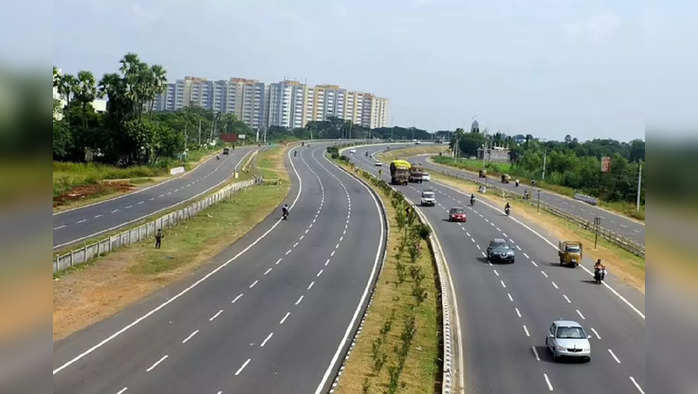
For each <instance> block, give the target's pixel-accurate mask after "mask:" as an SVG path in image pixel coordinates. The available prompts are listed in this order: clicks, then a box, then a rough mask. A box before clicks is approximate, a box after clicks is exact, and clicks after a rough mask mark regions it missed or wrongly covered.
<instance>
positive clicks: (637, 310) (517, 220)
mask: <svg viewBox="0 0 698 394" xmlns="http://www.w3.org/2000/svg"><path fill="white" fill-rule="evenodd" d="M435 183H438V184H439V185H441V186H442V187H445V188H447V189H451V190H453V191H454V192H456V193H460V194H464V193H463V192H461V191H459V190H457V189H455V188H453V187H451V186H448V185H445V184H443V183H440V182H435ZM482 203H483V204H484V205H487V206H488V207H490V208H492V209H494V210H497V211H498V209H497V208H496V207H494V206H493V205H491V204H489V203H487V202H485V201H482ZM509 218H511V220H513V221H515V222H516V223H518V224H520V225H521V226H523V227H524V228H526V229H527V230H528V231H530V232H532V233H533V234H535V235H537V236H538V238H540V239H542V240H543V241H545V242H546V243H547V244H548V245H550V246H551V247H552V248H553V249H555V250H558V248H557V245H555V244H554V243H552V242H550V240H548V239H547V238H545V237H544V236H542V235H541V234H540V233H539V232H537V231H536V230H534V229H532V228H531V227H529V226H528V225H527V224H525V223H523V222H522V221H520V220H519V219H517V218H515V217H513V216H509ZM503 234H504V233H503ZM505 236H506V234H505ZM580 267H582V269H583V270H584V271H586V272H587V274H589V275H590V276H594V274H593V273H592V272H591V271H589V269H587V268H586V267H585V266H583V265H580ZM601 284H603V285H604V287H606V288H607V289H608V290H610V291H611V293H613V294H614V295H615V296H616V297H618V298H619V299H620V300H621V301H623V302H624V303H625V304H626V305H628V306H629V307H630V308H631V309H632V310H633V311H635V313H637V314H638V315H639V316H640V317H641V318H642V320H645V314H644V313H642V312H641V311H640V310H639V309H637V308H636V307H635V305H633V304H632V303H631V302H630V301H628V300H627V299H626V298H625V297H623V296H622V295H621V294H620V293H618V292H617V291H616V289H614V288H613V287H611V286H609V285H608V284H607V283H606V282H605V281H603V282H601Z"/></svg>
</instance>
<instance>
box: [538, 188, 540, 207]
mask: <svg viewBox="0 0 698 394" xmlns="http://www.w3.org/2000/svg"><path fill="white" fill-rule="evenodd" d="M538 212H539V213H540V189H538Z"/></svg>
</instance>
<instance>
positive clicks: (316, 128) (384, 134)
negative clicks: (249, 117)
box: [267, 117, 433, 141]
mask: <svg viewBox="0 0 698 394" xmlns="http://www.w3.org/2000/svg"><path fill="white" fill-rule="evenodd" d="M311 136H312V138H313V139H338V138H347V139H349V138H353V139H366V138H380V139H394V140H398V139H399V140H405V139H410V140H411V139H420V140H431V139H432V137H433V136H432V134H430V133H429V132H427V131H426V130H422V129H418V128H414V127H399V126H394V127H379V128H375V129H369V128H366V127H362V126H359V125H356V124H352V122H351V121H348V120H343V119H341V118H337V117H328V119H327V120H322V121H310V122H308V123H307V124H306V125H305V127H299V128H294V129H287V128H284V127H277V126H271V127H269V129H268V130H267V139H268V140H271V141H276V140H283V139H290V138H297V139H310V138H311Z"/></svg>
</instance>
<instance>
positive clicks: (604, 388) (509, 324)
mask: <svg viewBox="0 0 698 394" xmlns="http://www.w3.org/2000/svg"><path fill="white" fill-rule="evenodd" d="M397 148H399V146H395V145H393V146H392V147H391V149H397ZM355 149H356V153H355V154H353V155H352V154H347V152H346V151H345V154H347V155H348V156H350V157H351V158H352V161H353V162H354V163H355V164H357V165H358V166H360V167H362V168H364V169H365V170H368V171H370V172H372V173H373V174H377V173H378V167H376V166H375V160H373V159H372V158H371V157H370V156H369V157H366V156H365V152H367V151H368V152H369V153H370V154H374V153H376V152H379V151H383V150H384V149H385V147H384V146H370V147H358V148H355ZM382 172H383V178H384V179H385V180H386V181H389V176H388V175H389V168H388V167H387V166H383V167H382ZM427 188H431V189H433V190H434V191H435V192H436V199H437V205H436V206H434V207H420V208H418V209H420V210H421V211H422V212H423V213H424V214H425V215H426V217H427V219H428V221H429V222H430V223H431V225H432V227H433V228H434V231H435V234H436V236H437V238H438V240H439V241H440V244H441V246H442V248H443V251H444V254H445V257H446V260H447V264H448V266H449V270H450V272H451V276H452V280H453V282H454V288H455V292H456V294H455V295H456V297H457V303H458V314H459V318H460V320H459V323H460V330H461V334H462V337H463V343H462V344H461V349H460V351H461V354H462V355H463V357H464V365H465V388H464V389H465V392H466V393H544V392H552V391H556V392H563V393H585V394H586V393H642V392H643V390H644V387H646V379H645V355H646V347H645V304H644V296H643V295H642V294H641V293H640V292H638V291H637V290H635V289H633V288H630V287H629V286H627V285H625V284H624V283H622V282H621V281H619V280H617V279H616V278H615V277H614V276H613V267H609V270H610V274H609V276H608V277H607V280H606V284H605V285H596V284H594V283H593V282H592V281H591V279H592V278H591V276H590V273H591V270H590V268H591V266H592V262H591V261H588V259H586V260H585V261H584V262H583V265H582V266H580V267H578V268H576V269H572V268H566V267H561V266H560V265H559V262H558V258H557V253H556V244H557V240H556V239H554V238H552V237H551V236H550V234H548V233H547V232H546V231H545V229H541V228H538V227H535V226H533V225H531V224H528V223H524V222H522V221H520V220H519V219H518V218H517V217H516V212H512V216H511V217H507V216H506V215H504V213H503V212H502V207H494V206H489V205H488V204H486V203H485V202H484V201H482V200H477V201H476V203H475V205H474V207H472V208H471V207H470V206H469V203H468V204H466V201H467V200H466V198H467V197H466V196H465V195H464V194H462V193H460V192H458V191H456V190H454V189H452V188H450V187H448V186H446V185H442V184H439V183H438V182H428V183H423V184H410V185H408V186H397V189H398V190H400V191H401V192H403V193H404V194H405V196H406V197H407V198H408V199H410V200H411V201H413V202H416V203H419V199H420V195H421V191H422V190H424V189H427ZM452 207H464V208H465V209H466V213H467V216H468V220H467V223H461V224H458V223H451V222H448V221H447V211H448V209H449V208H452ZM493 238H504V239H506V240H507V241H508V242H509V244H510V245H511V246H512V247H513V248H514V250H515V252H516V263H515V264H509V265H490V264H489V263H488V262H487V260H486V259H485V250H486V248H487V245H488V243H489V241H490V240H491V239H493ZM560 318H563V319H571V320H576V321H578V322H580V323H581V324H582V325H583V326H584V327H585V329H586V330H587V331H588V333H589V334H590V335H591V336H592V338H591V339H590V341H591V347H592V360H591V361H590V362H589V363H577V362H553V360H552V357H551V356H550V353H549V352H548V351H547V350H546V348H545V345H544V343H545V342H544V341H545V336H546V333H547V331H548V328H549V327H550V325H551V323H552V321H553V320H558V319H560Z"/></svg>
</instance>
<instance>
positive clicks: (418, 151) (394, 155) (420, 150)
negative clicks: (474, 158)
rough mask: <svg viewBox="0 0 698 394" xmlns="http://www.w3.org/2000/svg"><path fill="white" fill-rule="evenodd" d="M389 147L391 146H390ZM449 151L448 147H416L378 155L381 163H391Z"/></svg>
mask: <svg viewBox="0 0 698 394" xmlns="http://www.w3.org/2000/svg"><path fill="white" fill-rule="evenodd" d="M388 146H389V145H388ZM446 151H448V145H416V146H413V147H409V148H402V149H392V148H391V149H390V150H387V151H383V152H382V153H379V154H378V155H377V157H378V158H380V159H381V161H383V162H385V163H389V162H391V161H393V160H396V159H405V158H408V157H412V156H417V155H423V154H432V155H433V154H438V153H440V152H446Z"/></svg>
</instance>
